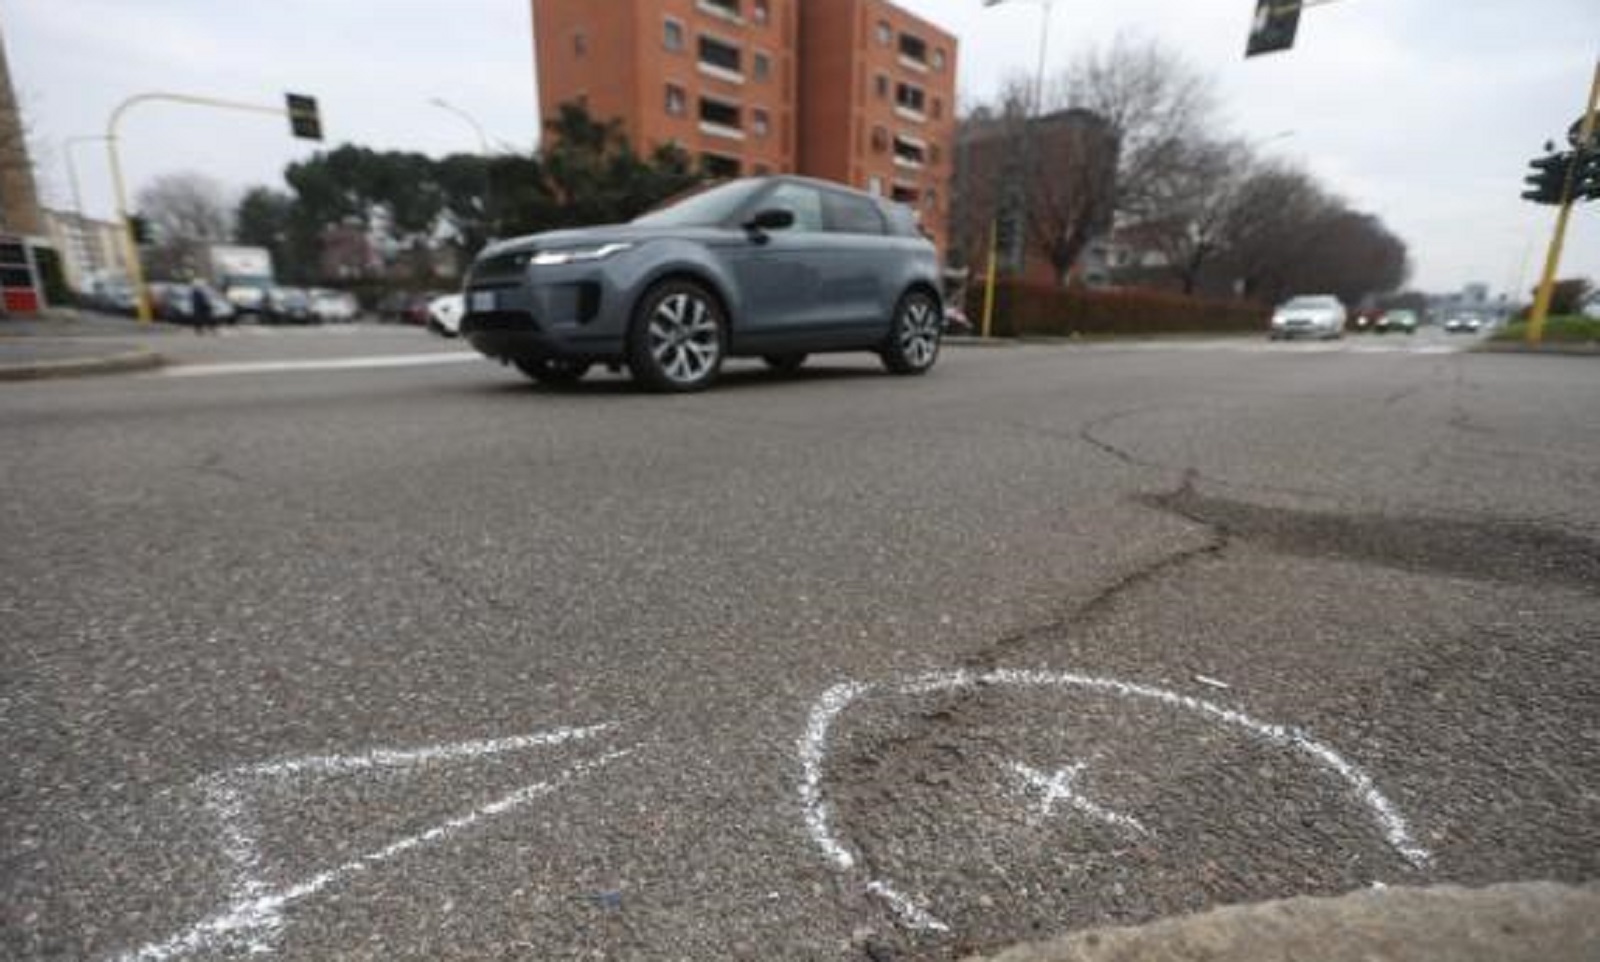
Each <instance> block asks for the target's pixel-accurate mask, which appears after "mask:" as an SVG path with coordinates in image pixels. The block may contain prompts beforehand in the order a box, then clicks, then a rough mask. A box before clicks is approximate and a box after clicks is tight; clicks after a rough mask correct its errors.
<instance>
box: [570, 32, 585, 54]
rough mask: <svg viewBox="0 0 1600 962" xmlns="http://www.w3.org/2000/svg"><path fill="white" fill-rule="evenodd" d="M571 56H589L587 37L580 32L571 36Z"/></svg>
mask: <svg viewBox="0 0 1600 962" xmlns="http://www.w3.org/2000/svg"><path fill="white" fill-rule="evenodd" d="M572 55H573V56H575V57H586V56H588V55H589V35H588V34H586V33H584V32H583V31H582V30H579V31H578V32H577V33H574V34H573V35H572Z"/></svg>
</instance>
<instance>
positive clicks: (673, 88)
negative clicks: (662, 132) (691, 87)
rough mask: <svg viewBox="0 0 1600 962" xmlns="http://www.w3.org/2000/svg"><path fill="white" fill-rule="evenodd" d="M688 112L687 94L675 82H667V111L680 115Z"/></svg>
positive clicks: (675, 115) (673, 114)
mask: <svg viewBox="0 0 1600 962" xmlns="http://www.w3.org/2000/svg"><path fill="white" fill-rule="evenodd" d="M688 112H689V95H688V93H687V92H685V91H684V89H683V88H682V87H680V86H678V85H677V84H667V113H668V114H670V115H671V116H673V117H682V116H683V115H684V114H686V113H688Z"/></svg>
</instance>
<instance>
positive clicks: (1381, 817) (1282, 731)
mask: <svg viewBox="0 0 1600 962" xmlns="http://www.w3.org/2000/svg"><path fill="white" fill-rule="evenodd" d="M975 685H1009V686H1018V687H1034V688H1039V687H1053V688H1066V687H1075V688H1086V689H1088V690H1090V691H1098V692H1104V693H1106V694H1112V695H1119V696H1122V697H1126V698H1140V699H1146V700H1149V701H1155V702H1158V703H1160V704H1163V705H1170V706H1172V707H1175V708H1183V709H1186V710H1188V711H1192V712H1196V713H1198V714H1201V715H1204V716H1206V717H1208V718H1210V719H1212V720H1214V721H1219V722H1222V723H1224V724H1227V725H1232V726H1234V727H1236V728H1240V729H1243V730H1244V731H1246V732H1249V733H1250V734H1252V735H1255V736H1257V737H1259V738H1261V739H1263V740H1265V741H1266V742H1268V743H1269V744H1272V745H1276V746H1278V747H1281V748H1292V749H1295V750H1298V751H1300V752H1302V753H1304V754H1305V755H1307V756H1309V757H1310V758H1311V759H1312V760H1313V761H1315V762H1317V763H1318V764H1319V765H1321V766H1322V767H1323V768H1326V769H1328V770H1329V771H1331V772H1333V773H1334V774H1335V775H1338V776H1339V777H1340V778H1342V779H1344V781H1345V782H1346V783H1347V784H1348V785H1349V786H1350V788H1351V790H1352V793H1353V794H1354V795H1355V797H1356V798H1357V799H1358V800H1359V801H1360V802H1361V803H1362V804H1363V805H1365V806H1366V807H1367V810H1368V812H1369V813H1370V814H1371V816H1372V818H1373V821H1374V822H1376V823H1377V826H1378V829H1379V831H1380V832H1381V833H1382V835H1383V838H1384V840H1385V841H1386V842H1387V843H1388V845H1389V847H1390V848H1392V849H1394V850H1395V851H1396V852H1397V853H1398V854H1399V855H1400V856H1401V857H1402V858H1404V859H1405V860H1406V861H1407V862H1410V863H1411V864H1412V865H1413V866H1416V867H1417V868H1422V867H1425V866H1426V865H1427V864H1428V862H1429V860H1430V859H1431V857H1432V856H1431V855H1430V854H1429V853H1428V850H1427V849H1425V848H1423V847H1422V846H1421V845H1419V844H1417V842H1416V841H1415V840H1414V839H1413V838H1412V837H1411V831H1410V829H1409V828H1408V827H1407V826H1406V822H1405V819H1404V818H1402V817H1401V816H1400V813H1399V812H1398V811H1397V810H1396V809H1395V807H1394V805H1393V804H1392V803H1390V801H1389V800H1388V799H1387V798H1385V797H1384V795H1383V793H1382V792H1380V791H1378V788H1377V786H1376V785H1375V784H1374V783H1373V781H1372V779H1371V777H1370V776H1368V775H1367V774H1366V773H1365V772H1363V771H1361V770H1360V769H1359V768H1356V767H1355V766H1354V765H1352V764H1350V763H1349V762H1348V761H1346V760H1345V759H1344V758H1343V757H1342V756H1341V755H1339V753H1338V752H1335V751H1334V750H1333V749H1331V748H1329V747H1327V746H1326V745H1323V744H1322V743H1321V742H1318V741H1316V740H1315V739H1313V738H1312V737H1311V736H1309V735H1307V734H1306V733H1304V732H1302V731H1300V730H1299V729H1295V728H1288V727H1285V726H1282V725H1273V724H1268V723H1266V722H1261V721H1257V720H1256V719H1254V718H1252V717H1250V716H1249V715H1246V714H1245V713H1243V712H1240V711H1235V710H1233V709H1231V708H1224V707H1222V706H1221V705H1217V704H1215V703H1212V702H1208V701H1205V700H1203V699H1200V698H1194V697H1191V696H1189V695H1181V694H1179V693H1177V692H1173V691H1167V690H1166V689H1164V688H1154V687H1151V686H1149V685H1140V684H1135V683H1132V682H1125V681H1118V680H1116V679H1114V678H1097V677H1094V676H1092V675H1080V674H1076V673H1073V672H1054V671H1018V670H1011V669H997V670H994V671H989V672H985V673H982V674H973V673H970V672H967V671H949V672H932V673H929V674H925V675H919V676H917V677H914V678H910V679H907V680H906V681H903V682H901V683H899V684H898V685H895V686H893V688H892V690H893V691H894V692H896V693H898V694H901V695H926V694H933V693H935V692H943V691H956V690H959V689H964V688H970V687H973V686H975ZM877 687H878V686H875V685H871V684H865V683H860V682H845V683H842V684H838V685H835V686H833V687H832V688H830V689H828V690H827V691H826V692H825V693H824V694H823V696H822V697H821V698H820V699H818V700H817V703H816V704H815V705H813V706H812V709H811V715H810V717H809V719H808V721H807V724H806V731H805V734H804V735H803V736H801V739H800V766H801V779H800V804H801V808H802V810H803V811H804V813H805V821H806V830H807V832H808V833H809V835H810V837H811V840H812V842H813V843H814V844H815V845H816V846H817V847H818V848H819V849H821V850H822V852H823V854H825V855H826V856H827V857H828V859H829V861H831V862H833V864H834V865H835V866H837V867H838V868H839V869H840V870H841V871H849V870H851V869H853V868H854V867H855V864H856V857H855V855H854V853H852V852H851V851H850V849H849V848H848V847H847V846H846V845H845V844H844V843H843V842H842V841H840V839H839V838H838V837H837V836H836V835H835V834H834V832H833V829H832V827H831V826H830V825H829V811H828V806H827V803H826V802H825V801H824V800H823V795H822V776H823V765H824V762H825V761H826V759H827V753H828V738H829V735H830V733H831V731H832V728H833V723H834V722H835V721H836V720H837V719H838V717H839V715H840V714H842V713H843V712H844V711H845V709H847V708H849V707H850V705H851V704H852V703H853V702H855V701H856V700H857V699H859V698H861V697H862V696H863V695H865V694H867V693H868V692H871V691H873V690H874V689H875V688H877ZM1112 814H1114V813H1112ZM866 890H867V891H868V892H869V893H871V894H873V895H876V896H878V897H879V898H881V899H883V900H884V901H885V902H887V903H888V904H889V906H890V907H891V908H892V909H894V911H895V914H896V915H898V916H899V917H900V921H901V923H902V924H904V925H905V926H906V927H907V928H910V929H912V930H915V931H933V932H942V931H948V930H949V927H948V926H946V925H945V924H944V923H943V922H941V921H940V920H939V919H938V918H936V917H935V916H933V915H931V914H929V913H928V912H927V911H925V910H923V909H920V908H918V907H917V905H916V903H915V902H914V901H913V900H912V899H910V898H908V897H907V896H905V895H904V894H903V893H901V892H900V891H898V890H897V889H895V888H894V887H893V886H892V885H890V884H889V883H888V882H886V881H883V880H881V879H874V880H870V881H868V883H867V885H866Z"/></svg>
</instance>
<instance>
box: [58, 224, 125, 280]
mask: <svg viewBox="0 0 1600 962" xmlns="http://www.w3.org/2000/svg"><path fill="white" fill-rule="evenodd" d="M42 217H43V221H44V233H45V235H46V236H48V237H49V238H50V245H51V246H52V247H54V248H55V249H56V250H57V251H58V252H60V254H61V272H62V275H63V277H64V279H65V280H66V282H67V286H68V287H70V288H72V289H73V290H75V291H78V292H79V293H86V292H88V291H91V290H93V289H94V285H95V284H96V283H97V282H100V281H123V280H125V279H126V278H127V277H128V257H127V252H126V249H125V248H124V245H123V241H122V230H121V228H120V227H118V226H117V224H116V222H114V221H109V220H96V219H94V218H92V217H84V216H82V215H80V214H76V213H73V212H72V211H65V210H49V209H46V210H44V211H43V212H42Z"/></svg>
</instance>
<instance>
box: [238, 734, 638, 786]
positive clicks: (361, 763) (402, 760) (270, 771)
mask: <svg viewBox="0 0 1600 962" xmlns="http://www.w3.org/2000/svg"><path fill="white" fill-rule="evenodd" d="M615 727H616V726H615V724H613V723H606V724H604V725H590V726H588V727H585V728H557V729H555V730H553V731H548V732H539V733H538V734H534V735H516V736H513V737H511V738H486V739H483V740H482V741H471V742H456V743H454V744H450V745H434V746H430V747H428V748H417V749H408V750H404V751H395V750H390V749H379V750H377V751H371V752H366V753H365V754H361V755H305V756H302V757H300V758H289V759H285V760H283V761H276V762H266V763H264V764H260V765H247V766H245V767H244V768H239V769H235V770H234V772H233V774H235V775H244V776H252V777H265V778H286V777H289V776H294V775H346V774H349V773H351V772H359V771H364V770H366V769H371V768H411V767H415V766H418V765H429V764H434V763H437V762H453V761H462V760H464V759H471V758H484V757H486V756H489V755H501V754H504V753H506V752H517V751H522V750H523V749H527V748H539V747H543V746H546V745H559V744H561V743H562V742H569V741H577V740H581V739H584V738H592V737H593V736H595V735H598V734H600V733H601V732H604V731H609V730H610V729H612V728H615Z"/></svg>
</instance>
